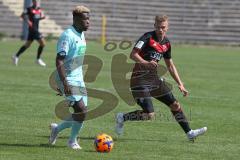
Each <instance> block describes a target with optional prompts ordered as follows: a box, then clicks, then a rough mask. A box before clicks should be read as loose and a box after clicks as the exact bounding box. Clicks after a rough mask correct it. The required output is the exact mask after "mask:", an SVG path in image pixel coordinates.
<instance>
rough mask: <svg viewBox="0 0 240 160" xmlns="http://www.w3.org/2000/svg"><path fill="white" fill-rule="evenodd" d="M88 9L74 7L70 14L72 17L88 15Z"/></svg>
mask: <svg viewBox="0 0 240 160" xmlns="http://www.w3.org/2000/svg"><path fill="white" fill-rule="evenodd" d="M89 12H90V9H89V8H87V7H85V6H76V7H75V8H74V9H73V11H72V14H73V16H75V15H80V14H81V13H89Z"/></svg>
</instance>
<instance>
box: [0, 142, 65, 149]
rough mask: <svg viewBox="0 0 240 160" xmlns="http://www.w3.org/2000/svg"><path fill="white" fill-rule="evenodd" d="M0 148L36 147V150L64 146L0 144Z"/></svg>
mask: <svg viewBox="0 0 240 160" xmlns="http://www.w3.org/2000/svg"><path fill="white" fill-rule="evenodd" d="M0 146H1V147H27V148H28V147H29V148H30V147H31V148H32V147H37V148H65V146H51V145H49V144H21V143H11V144H10V143H0Z"/></svg>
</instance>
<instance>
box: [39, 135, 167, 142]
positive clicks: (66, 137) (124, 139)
mask: <svg viewBox="0 0 240 160" xmlns="http://www.w3.org/2000/svg"><path fill="white" fill-rule="evenodd" d="M38 137H42V138H49V137H48V136H38ZM68 138H69V137H68V136H60V137H58V139H68ZM112 138H113V141H116V142H129V141H138V142H142V141H146V142H153V141H154V142H167V141H168V139H167V138H164V139H150V138H145V137H143V138H142V139H141V138H124V136H120V137H112ZM94 139H95V137H82V136H80V140H92V141H94Z"/></svg>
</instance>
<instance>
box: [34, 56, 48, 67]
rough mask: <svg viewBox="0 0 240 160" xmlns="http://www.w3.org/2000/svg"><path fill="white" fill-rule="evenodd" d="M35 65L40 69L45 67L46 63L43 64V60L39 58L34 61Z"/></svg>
mask: <svg viewBox="0 0 240 160" xmlns="http://www.w3.org/2000/svg"><path fill="white" fill-rule="evenodd" d="M36 63H37V64H39V65H40V66H42V67H46V63H44V62H43V60H42V59H40V58H39V59H37V60H36Z"/></svg>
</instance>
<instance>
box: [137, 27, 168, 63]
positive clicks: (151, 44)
mask: <svg viewBox="0 0 240 160" xmlns="http://www.w3.org/2000/svg"><path fill="white" fill-rule="evenodd" d="M134 48H135V49H138V50H140V52H139V54H140V56H141V57H142V58H143V59H144V60H146V61H151V60H154V61H156V62H158V61H160V60H161V58H162V57H163V58H165V59H170V58H171V44H170V41H169V40H168V38H167V37H166V36H165V37H164V38H163V40H162V41H161V42H159V41H158V39H157V35H156V32H155V31H151V32H147V33H145V34H144V35H143V36H141V37H140V38H139V40H138V41H137V43H136V44H135V47H134Z"/></svg>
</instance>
